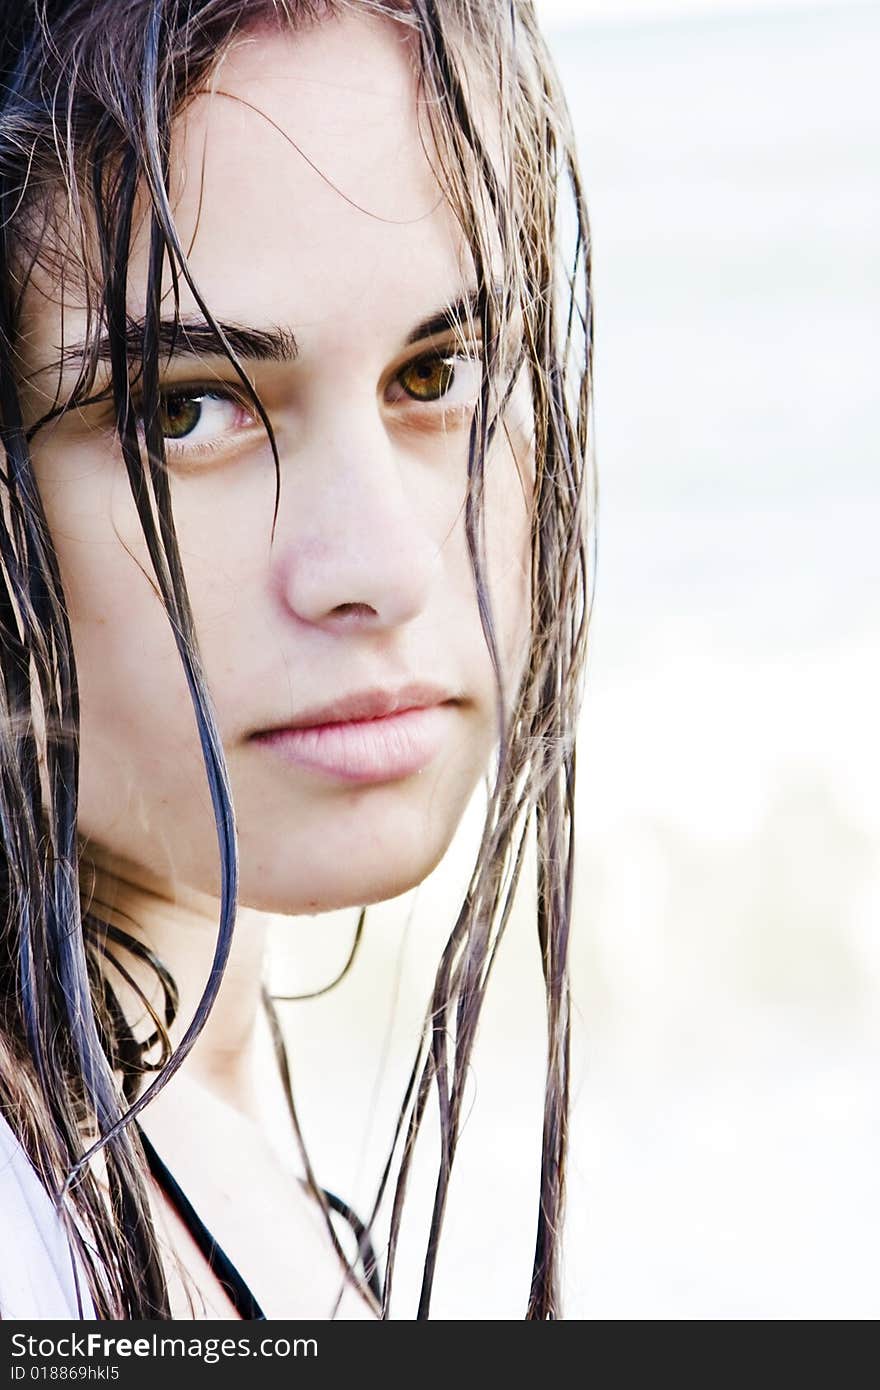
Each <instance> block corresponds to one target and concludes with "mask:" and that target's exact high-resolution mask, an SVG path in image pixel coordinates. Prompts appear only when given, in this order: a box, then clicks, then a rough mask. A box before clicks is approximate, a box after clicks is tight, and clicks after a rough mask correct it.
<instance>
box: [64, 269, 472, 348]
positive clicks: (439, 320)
mask: <svg viewBox="0 0 880 1390" xmlns="http://www.w3.org/2000/svg"><path fill="white" fill-rule="evenodd" d="M491 292H492V294H493V295H496V294H498V293H499V291H498V289H497V288H496V287H494V286H493V288H492V291H491ZM479 304H480V293H479V291H478V290H472V291H471V292H470V293H468V294H465V295H462V296H461V298H459V299H457V300H455V301H454V302H452V303H450V304H447V305H444V307H443V308H441V309H437V310H435V311H434V312H433V313H431V314H429V315H428V316H427V317H426V318H424V319H421V320H420V322H419V323H417V324H416V326H415V327H414V328H413V329H412V330H411V331H410V332H409V333H408V334H407V336H406V338H405V339H404V342H405V345H406V346H407V347H410V346H412V344H414V343H418V342H421V341H422V340H423V339H425V338H433V337H436V336H437V335H438V334H440V333H446V332H448V331H449V330H450V329H452V328H455V327H456V326H457V325H459V324H462V323H466V322H467V321H468V319H469V318H471V317H473V318H476V317H478V314H479ZM215 322H216V324H217V328H219V330H220V332H221V333H222V334H223V337H224V338H225V339H226V342H227V343H228V344H229V346H230V347H231V348H232V350H233V352H234V353H235V355H236V356H237V357H239V358H241V359H242V360H243V361H250V362H281V363H291V362H295V361H296V359H297V357H298V356H299V345H298V343H297V341H296V337H295V335H294V333H293V330H292V329H290V328H282V327H278V326H269V327H266V328H257V327H253V326H251V325H249V324H242V323H233V322H224V321H223V320H221V319H217V320H215ZM143 336H144V320H143V319H135V318H129V319H128V320H127V323H126V332H125V338H126V349H127V353H128V356H129V358H130V359H131V358H135V359H136V358H137V356H138V355H139V353H140V350H141V345H142V343H143ZM158 338H159V352H160V355H161V354H163V353H164V355H165V357H166V359H167V358H170V357H219V356H224V355H225V354H224V351H223V344H222V341H221V339H220V337H219V335H218V333H217V331H216V330H215V329H214V328H213V327H212V326H211V325H210V324H209V323H207V322H206V321H205V320H204V319H203V318H200V317H198V316H194V315H182V316H180V317H178V318H168V319H160V320H159V325H158ZM87 347H88V345H87V344H86V343H84V342H81V343H72V344H71V345H70V346H69V347H67V348H65V350H64V354H63V359H62V360H63V362H64V363H68V362H73V363H77V362H81V361H82V359H83V356H84V354H85V353H86V351H87ZM93 351H94V356H95V359H96V360H97V361H99V362H109V361H110V360H111V359H112V351H113V348H112V339H111V336H110V334H109V333H104V334H102V335H101V337H100V338H98V340H97V342H96V344H95V346H94V349H93Z"/></svg>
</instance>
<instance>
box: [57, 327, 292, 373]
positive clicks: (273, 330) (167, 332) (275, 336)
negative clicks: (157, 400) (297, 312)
mask: <svg viewBox="0 0 880 1390" xmlns="http://www.w3.org/2000/svg"><path fill="white" fill-rule="evenodd" d="M217 326H218V328H219V329H220V330H221V332H222V333H223V336H224V337H225V339H226V341H227V343H228V344H229V346H230V347H231V348H232V350H233V352H234V353H235V354H236V356H237V357H240V358H242V359H244V360H247V361H251V362H293V361H295V360H296V358H297V356H298V355H299V347H298V346H297V341H296V338H295V337H294V336H293V333H292V332H291V331H290V329H289V328H277V327H270V328H251V327H249V326H248V325H246V324H241V323H223V322H221V320H220V319H218V320H217ZM143 336H144V323H143V320H142V319H129V320H128V322H127V324H126V331H125V338H126V348H127V349H128V355H129V359H130V360H133V361H135V362H136V361H137V360H138V358H139V356H140V352H141V345H142V343H143ZM86 351H87V344H85V343H73V344H71V346H70V347H68V348H65V351H64V361H65V362H71V361H72V362H80V361H82V359H83V356H84V355H85V353H86ZM94 352H95V357H96V359H97V360H98V361H99V362H109V361H110V360H111V356H112V349H111V338H110V334H109V333H105V334H103V335H102V336H101V337H100V338H99V339H98V341H97V343H96V344H95V348H94ZM159 352H160V355H161V354H164V355H165V357H166V358H168V357H171V356H174V357H223V356H225V352H224V348H223V344H222V342H221V340H220V338H219V336H218V334H217V333H216V332H215V330H214V329H213V328H212V327H211V326H210V324H208V323H206V322H205V320H204V319H202V318H196V317H193V318H190V317H186V316H184V317H182V318H176V319H160V321H159Z"/></svg>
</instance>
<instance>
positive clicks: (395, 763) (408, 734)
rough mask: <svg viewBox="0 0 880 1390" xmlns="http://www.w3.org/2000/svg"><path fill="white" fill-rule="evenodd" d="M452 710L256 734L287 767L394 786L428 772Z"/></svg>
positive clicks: (405, 712)
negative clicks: (417, 774) (419, 773)
mask: <svg viewBox="0 0 880 1390" xmlns="http://www.w3.org/2000/svg"><path fill="white" fill-rule="evenodd" d="M449 715H450V707H449V706H448V705H431V706H429V707H428V708H427V709H408V710H401V711H400V712H399V713H398V714H389V715H385V716H384V717H383V718H381V719H351V720H347V721H346V722H345V723H339V724H312V725H310V726H309V727H308V728H305V729H275V730H273V731H272V732H271V733H266V734H257V735H256V742H257V743H261V744H263V745H264V746H265V747H267V748H271V749H272V751H273V752H274V753H276V754H277V755H278V756H279V757H280V758H282V759H283V760H284V762H287V763H292V764H294V765H295V766H296V767H300V768H303V769H304V770H305V771H307V772H317V773H320V774H322V775H323V776H325V777H331V778H334V779H335V780H336V781H339V782H363V783H366V782H393V781H397V780H399V779H400V778H403V777H411V776H412V775H413V774H414V773H416V772H422V771H423V770H424V769H425V768H426V767H428V766H429V765H430V764H431V763H432V762H433V761H434V759H435V758H436V757H437V755H438V753H439V752H440V749H441V746H442V744H443V740H444V737H445V736H446V733H447V730H448V721H449Z"/></svg>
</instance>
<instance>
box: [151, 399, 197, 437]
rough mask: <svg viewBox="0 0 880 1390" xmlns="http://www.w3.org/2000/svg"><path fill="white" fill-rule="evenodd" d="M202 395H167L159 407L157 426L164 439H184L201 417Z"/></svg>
mask: <svg viewBox="0 0 880 1390" xmlns="http://www.w3.org/2000/svg"><path fill="white" fill-rule="evenodd" d="M203 400H204V397H203V396H184V395H177V396H174V395H167V396H163V397H162V402H161V405H160V408H159V426H160V428H161V430H162V433H163V435H164V436H165V438H166V439H185V438H186V436H187V435H188V434H192V432H193V430H194V429H196V427H197V426H198V423H199V421H200V420H201V418H202V402H203Z"/></svg>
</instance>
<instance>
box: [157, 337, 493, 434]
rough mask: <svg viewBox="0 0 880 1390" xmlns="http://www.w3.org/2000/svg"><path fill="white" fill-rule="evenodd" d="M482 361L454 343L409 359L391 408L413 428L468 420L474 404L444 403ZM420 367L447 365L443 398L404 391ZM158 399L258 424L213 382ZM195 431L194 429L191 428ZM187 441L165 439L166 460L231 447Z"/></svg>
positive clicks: (235, 396)
mask: <svg viewBox="0 0 880 1390" xmlns="http://www.w3.org/2000/svg"><path fill="white" fill-rule="evenodd" d="M481 361H482V354H481V350H480V347H479V344H468V346H467V348H466V349H465V348H462V347H461V345H460V344H458V343H456V344H454V345H450V346H449V347H445V348H444V347H439V348H433V349H431V350H430V351H428V352H422V353H420V354H419V355H418V356H417V357H413V358H410V359H409V360H408V361H407V362H405V363H403V365H402V366H400V367H399V368H398V369H397V371H396V373H395V375H394V376H393V377H392V378H391V381H390V382H389V387H390V386H393V385H394V384H395V383H398V384H399V385H400V390H401V392H402V394H401V396H400V397H398V399H397V401H395V402H394V404H400V403H401V402H406V406H405V411H404V414H405V415H408V416H410V420H409V423H410V424H412V425H413V426H414V427H416V428H418V427H419V426H422V425H425V424H426V417H433V419H434V420H438V419H439V421H440V422H441V423H443V424H449V422H450V421H455V420H456V419H457V418H462V417H464V416H468V415H470V413H471V411H472V410H473V406H474V401H473V400H472V399H468V400H467V401H464V402H459V403H457V404H454V405H446V406H444V401H445V399H446V397H447V396H448V395H449V394H450V393H451V388H452V385H453V384H454V380H455V373H456V371H459V370H461V368H462V366H464V367H467V366H471V367H476V366H479V365H480V364H481ZM423 364H424V365H429V366H433V367H435V368H436V367H437V366H439V365H442V364H448V365H450V366H452V368H453V378H452V381H451V382H450V384H449V389H447V390H446V391H445V392H444V393H443V395H440V396H438V397H436V398H435V399H427V400H419V398H418V397H417V396H415V395H413V394H412V393H411V392H409V391H407V388H406V387H405V386H403V385H402V383H401V378H402V377H403V375H404V374H405V373H407V372H412V371H413V370H415V369H417V368H418V367H419V366H421V365H423ZM387 390H388V387H386V393H387ZM159 399H160V402H161V403H162V404H163V405H165V406H166V407H167V404H168V403H170V402H172V401H178V402H187V401H210V400H213V401H217V402H222V403H226V404H229V405H233V406H237V407H238V408H239V409H240V410H242V411H245V412H247V414H248V415H249V416H250V421H249V425H248V427H247V428H249V427H250V425H255V424H256V423H257V418H256V417H255V415H254V413H253V407H252V405H251V403H250V402H249V401H248V400H247V397H246V396H245V394H244V393H243V392H242V391H240V390H237V389H235V388H233V387H231V386H224V385H220V384H218V383H217V382H216V381H214V382H211V383H210V384H209V383H207V382H192V383H190V382H181V383H180V384H179V385H178V384H177V383H174V384H173V385H169V386H166V387H164V388H160V392H159ZM134 405H135V414H136V417H137V421H138V428H139V430H140V432H141V433H143V402H142V401H137V400H136V401H135V403H134ZM415 416H417V417H419V418H418V419H414V418H413V417H415ZM432 423H433V420H432ZM194 428H197V425H196V426H194ZM187 437H188V436H186V435H184V436H182V437H181V438H180V439H179V440H174V439H171V438H169V437H167V436H166V437H165V453H166V456H167V457H169V458H171V457H175V456H176V457H184V456H185V457H188V458H209V457H211V456H212V455H214V454H218V453H223V452H226V451H228V449H229V447H230V446H229V439H228V434H227V433H226V432H223V433H221V434H220V435H219V436H218V438H216V439H210V440H206V441H204V442H202V443H194V444H188V443H187V442H186V440H187Z"/></svg>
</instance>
